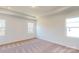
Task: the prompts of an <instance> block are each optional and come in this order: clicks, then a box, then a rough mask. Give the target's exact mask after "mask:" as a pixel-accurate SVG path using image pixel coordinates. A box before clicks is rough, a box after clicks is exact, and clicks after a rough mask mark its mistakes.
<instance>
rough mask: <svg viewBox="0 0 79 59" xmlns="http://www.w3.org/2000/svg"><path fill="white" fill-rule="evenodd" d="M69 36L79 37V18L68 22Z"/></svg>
mask: <svg viewBox="0 0 79 59" xmlns="http://www.w3.org/2000/svg"><path fill="white" fill-rule="evenodd" d="M66 28H67V36H69V37H79V17H76V18H70V19H67V20H66Z"/></svg>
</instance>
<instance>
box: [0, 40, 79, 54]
mask: <svg viewBox="0 0 79 59" xmlns="http://www.w3.org/2000/svg"><path fill="white" fill-rule="evenodd" d="M78 52H79V50H76V49H72V48H68V47H65V46H61V45H57V44H54V43H50V42H48V41H44V40H40V39H31V40H26V41H21V42H17V43H12V44H7V45H3V46H0V53H78Z"/></svg>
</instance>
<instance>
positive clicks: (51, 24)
mask: <svg viewBox="0 0 79 59" xmlns="http://www.w3.org/2000/svg"><path fill="white" fill-rule="evenodd" d="M72 17H79V11H73V12H70V13H69V14H68V13H66V14H65V13H64V14H63V13H62V14H61V13H59V14H56V15H51V16H47V17H39V18H38V20H37V36H38V38H40V39H44V40H47V41H50V42H53V43H57V44H60V45H64V46H67V47H72V48H77V49H78V48H79V38H74V37H67V35H66V19H67V18H72Z"/></svg>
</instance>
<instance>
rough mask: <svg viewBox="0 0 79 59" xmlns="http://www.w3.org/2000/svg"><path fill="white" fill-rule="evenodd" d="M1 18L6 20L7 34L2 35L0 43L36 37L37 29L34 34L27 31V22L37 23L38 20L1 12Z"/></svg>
mask: <svg viewBox="0 0 79 59" xmlns="http://www.w3.org/2000/svg"><path fill="white" fill-rule="evenodd" d="M0 19H1V20H5V21H6V34H5V36H0V44H5V43H10V42H14V41H19V40H25V39H30V38H34V37H36V31H35V30H34V33H32V34H29V33H28V32H27V22H34V23H35V22H36V21H34V20H29V19H24V18H20V17H17V16H11V15H5V14H0ZM34 29H35V27H34Z"/></svg>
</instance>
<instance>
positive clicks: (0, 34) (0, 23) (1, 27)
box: [0, 20, 5, 36]
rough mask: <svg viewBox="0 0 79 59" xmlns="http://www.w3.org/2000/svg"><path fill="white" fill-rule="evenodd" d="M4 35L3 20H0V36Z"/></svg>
mask: <svg viewBox="0 0 79 59" xmlns="http://www.w3.org/2000/svg"><path fill="white" fill-rule="evenodd" d="M4 35H5V20H0V36H4Z"/></svg>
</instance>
